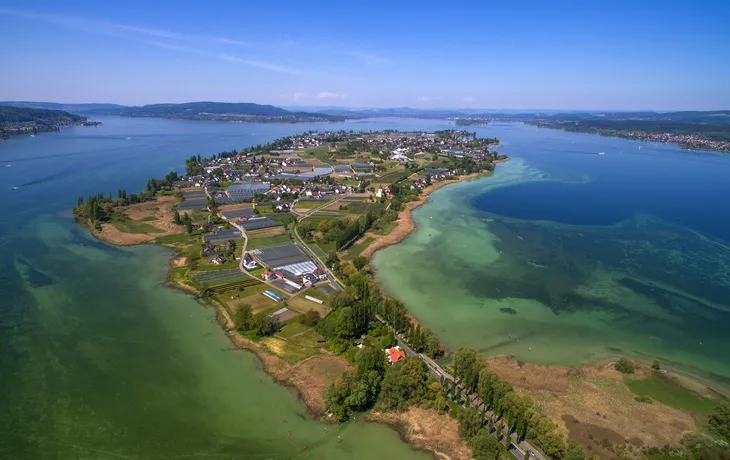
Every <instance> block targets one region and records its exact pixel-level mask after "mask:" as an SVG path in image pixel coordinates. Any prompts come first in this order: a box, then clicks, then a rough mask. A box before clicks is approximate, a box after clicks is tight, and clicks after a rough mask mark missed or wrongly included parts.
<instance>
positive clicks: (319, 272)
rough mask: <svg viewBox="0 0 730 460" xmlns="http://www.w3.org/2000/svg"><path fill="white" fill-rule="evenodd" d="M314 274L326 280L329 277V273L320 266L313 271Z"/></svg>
mask: <svg viewBox="0 0 730 460" xmlns="http://www.w3.org/2000/svg"><path fill="white" fill-rule="evenodd" d="M312 275H314V276H316V277H317V279H319V280H326V279H327V273H325V272H324V270H322V269H321V268H318V269H316V270H314V271H313V272H312Z"/></svg>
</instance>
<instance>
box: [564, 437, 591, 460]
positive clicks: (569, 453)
mask: <svg viewBox="0 0 730 460" xmlns="http://www.w3.org/2000/svg"><path fill="white" fill-rule="evenodd" d="M563 460H586V453H585V451H584V450H583V448H582V447H581V446H580V444H578V443H577V442H575V441H573V440H570V441H568V449H567V450H566V451H565V455H564V456H563Z"/></svg>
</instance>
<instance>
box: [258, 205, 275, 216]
mask: <svg viewBox="0 0 730 460" xmlns="http://www.w3.org/2000/svg"><path fill="white" fill-rule="evenodd" d="M256 210H257V211H258V212H259V214H266V213H270V212H274V205H272V204H259V205H257V206H256Z"/></svg>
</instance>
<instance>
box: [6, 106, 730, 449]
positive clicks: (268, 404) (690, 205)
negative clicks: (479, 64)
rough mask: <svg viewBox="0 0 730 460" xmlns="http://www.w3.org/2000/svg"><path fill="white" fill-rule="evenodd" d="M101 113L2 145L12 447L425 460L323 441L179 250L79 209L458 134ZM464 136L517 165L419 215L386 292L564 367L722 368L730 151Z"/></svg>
mask: <svg viewBox="0 0 730 460" xmlns="http://www.w3.org/2000/svg"><path fill="white" fill-rule="evenodd" d="M101 120H102V121H104V123H105V124H104V125H103V126H99V127H96V128H94V127H74V128H69V129H64V130H62V131H61V133H59V134H51V133H49V134H39V135H37V136H36V137H18V138H13V139H11V140H9V141H6V142H0V205H1V206H2V211H3V212H2V214H0V298H1V299H2V301H1V302H0V375H1V376H2V378H1V379H0V408H2V410H0V430H1V431H2V433H3V436H2V437H1V439H0V457H2V458H18V459H21V458H23V459H24V458H29V459H31V458H32V459H50V458H53V459H118V458H135V459H160V458H172V457H178V458H179V457H189V456H195V457H199V458H211V459H215V458H226V459H234V458H246V459H250V458H282V459H283V458H295V457H296V458H305V457H308V458H329V459H339V458H352V459H370V458H400V459H404V460H407V459H416V458H419V459H425V458H429V456H427V455H425V454H423V453H420V452H415V451H413V450H411V449H410V448H409V447H408V446H407V445H406V444H404V443H403V442H401V441H400V440H399V438H398V436H397V434H396V433H395V432H394V431H392V430H390V429H388V428H386V427H384V426H380V425H373V424H366V423H363V422H362V421H360V422H357V423H353V422H348V423H345V424H342V425H339V426H335V427H330V429H329V430H328V431H327V432H325V430H324V428H325V425H323V424H321V423H319V422H317V421H315V420H313V419H312V418H311V417H310V416H309V415H308V414H307V412H306V408H305V406H304V405H303V404H302V403H301V402H300V401H299V400H298V399H297V396H296V394H295V393H294V392H293V391H292V390H290V389H288V388H284V387H281V386H279V385H277V384H275V383H274V382H273V381H272V380H271V379H270V378H269V377H268V376H266V375H265V374H264V373H263V372H262V371H261V370H260V369H259V366H258V364H257V362H256V360H255V358H254V357H253V356H252V355H250V354H248V353H246V352H242V351H236V350H234V349H233V348H232V347H231V345H230V343H229V342H228V340H227V338H226V337H225V335H224V334H223V332H222V331H221V330H220V328H219V327H218V325H217V324H216V323H215V318H214V312H213V311H212V310H211V309H208V308H205V307H203V306H201V305H199V304H198V303H197V302H196V301H195V300H194V299H193V298H192V297H190V296H186V295H184V294H182V293H180V292H177V291H173V290H170V289H167V288H165V287H164V285H163V283H164V279H165V271H166V267H167V262H168V260H169V258H170V255H171V253H170V252H169V251H168V250H166V249H164V248H160V247H155V246H140V247H135V248H124V249H120V248H115V247H112V246H109V245H106V244H103V243H100V242H98V241H96V240H95V239H93V238H91V237H90V236H89V234H88V232H86V231H85V230H84V229H82V228H80V227H79V226H77V225H76V224H74V222H73V220H72V218H71V217H70V213H69V209H70V208H71V207H72V206H73V205H74V204H75V203H76V199H77V197H79V196H84V197H85V196H88V195H90V194H92V193H96V192H112V193H116V190H117V189H119V188H124V189H126V190H127V191H129V192H132V191H137V190H141V189H142V188H143V187H144V185H145V183H146V182H147V179H148V178H150V177H161V176H163V175H164V174H165V173H166V172H167V171H169V170H173V169H174V170H177V171H182V168H183V166H184V161H185V159H186V158H188V157H190V156H191V155H193V154H201V155H203V156H206V155H210V154H213V153H217V152H220V151H223V150H230V149H234V148H236V149H240V148H242V147H247V146H250V145H254V144H259V143H265V142H268V141H271V140H273V139H276V138H278V137H281V136H285V135H290V134H294V133H297V132H302V131H307V130H327V129H347V130H350V129H352V130H378V129H401V130H411V129H421V130H434V129H444V128H449V127H453V125H449V124H448V123H447V122H445V121H438V120H410V119H374V120H362V121H353V122H347V123H342V124H299V125H278V124H276V125H275V124H264V125H259V124H224V123H207V122H187V121H170V120H155V119H135V118H114V117H104V118H101ZM470 130H476V131H477V132H478V133H479V134H480V135H483V136H489V137H492V136H497V137H499V138H500V139H502V140H503V147H501V149H500V150H501V151H502V152H504V153H507V154H508V155H510V156H511V157H512V158H513V159H512V160H511V161H509V162H507V163H504V164H500V165H499V166H498V168H497V171H496V173H495V175H494V176H493V177H491V178H487V179H482V180H477V181H472V182H467V183H461V184H458V185H452V186H449V187H446V188H444V189H442V190H439V191H438V192H436V193H434V194H433V195H432V197H431V198H432V203H430V204H428V205H426V206H423V207H422V208H420V209H419V210H418V211H416V213H415V218H416V219H417V221H418V222H419V224H420V227H419V229H418V231H416V232H415V233H414V234H413V235H412V236H411V237H410V238H408V239H407V240H405V241H404V242H403V243H401V244H399V245H397V246H394V247H391V248H388V249H385V250H383V251H382V252H380V253H378V255H377V256H376V260H375V265H376V266H377V268H378V277H379V278H380V280H381V282H382V284H383V286H384V287H385V289H386V290H387V291H388V292H390V293H391V294H393V295H395V296H396V297H398V298H400V299H402V300H403V301H405V302H406V304H407V305H408V308H409V309H410V310H411V311H412V312H413V313H414V314H415V315H416V316H417V317H418V318H419V319H420V320H422V321H424V322H425V323H426V324H427V325H428V326H429V327H431V328H432V329H433V330H435V331H436V332H437V333H438V334H439V336H440V337H441V338H442V340H443V341H444V342H445V343H446V344H447V345H448V346H449V347H451V348H452V349H455V348H456V347H458V346H460V345H472V346H476V347H478V348H479V349H480V350H482V351H484V352H485V353H487V354H501V353H503V354H511V355H514V356H516V357H518V358H520V359H525V360H531V361H535V362H544V363H556V364H568V365H574V364H578V363H582V362H588V361H590V360H593V359H596V358H598V357H600V356H604V355H607V354H611V353H618V352H619V351H620V353H625V354H630V355H635V356H637V357H644V358H647V359H649V358H652V359H653V357H654V356H658V357H661V358H663V359H665V360H666V361H667V362H671V363H672V364H675V365H677V366H681V367H682V368H685V369H688V370H692V371H695V372H697V373H701V374H702V375H708V376H710V377H712V378H714V379H716V380H720V381H722V379H726V378H727V377H728V375H730V370H728V369H729V367H730V363H728V361H729V360H730V349H729V346H728V342H729V340H728V338H727V334H726V333H724V332H723V331H724V329H725V328H726V326H727V324H728V317H727V315H728V313H727V312H728V300H727V299H728V298H730V297H729V296H728V295H727V294H728V287H727V282H728V281H727V267H728V258H729V257H728V250H727V245H726V242H727V240H728V228H729V227H728V224H727V213H726V209H727V197H728V196H730V195H729V194H728V192H729V191H730V190H728V189H729V188H730V184H729V183H728V182H727V181H723V180H722V178H723V177H725V178H726V177H729V176H728V172H729V171H728V162H727V158H726V157H721V156H716V155H711V154H707V153H695V152H686V151H681V150H679V149H677V148H675V147H672V146H665V145H656V144H639V143H636V142H631V141H627V140H621V139H611V138H603V137H598V136H590V135H582V134H572V133H563V132H558V131H550V130H542V129H541V130H535V128H533V127H526V126H521V125H489V126H487V127H477V128H470ZM639 146H641V147H642V149H641V150H639V148H638V147H639ZM600 151H604V152H605V153H606V155H602V156H601V155H598V152H600ZM13 187H18V188H17V189H15V190H14V189H13ZM517 340H519V342H518V341H517ZM282 419H285V420H287V422H286V423H281V422H280V420H282ZM288 431H290V432H291V435H288V434H287V432H288ZM337 436H340V437H341V438H342V441H341V442H337ZM305 445H308V446H309V448H308V449H307V450H306V451H303V450H302V449H303V447H304V446H305Z"/></svg>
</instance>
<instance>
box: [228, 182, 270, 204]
mask: <svg viewBox="0 0 730 460" xmlns="http://www.w3.org/2000/svg"><path fill="white" fill-rule="evenodd" d="M267 190H269V184H268V183H267V182H250V181H246V182H236V183H235V184H232V185H230V186H229V187H228V189H227V190H226V194H227V195H228V201H230V202H232V203H235V202H241V201H250V200H252V199H253V197H255V196H256V195H258V194H261V193H265V192H266V191H267Z"/></svg>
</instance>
